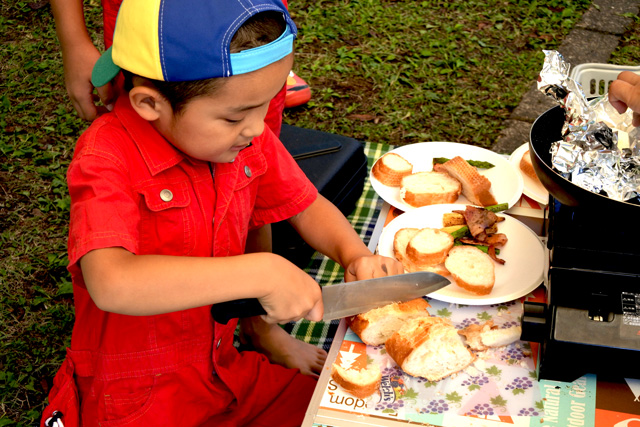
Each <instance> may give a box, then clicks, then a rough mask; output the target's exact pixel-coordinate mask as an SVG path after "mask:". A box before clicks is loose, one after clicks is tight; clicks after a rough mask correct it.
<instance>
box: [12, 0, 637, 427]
mask: <svg viewBox="0 0 640 427" xmlns="http://www.w3.org/2000/svg"><path fill="white" fill-rule="evenodd" d="M589 3H590V2H589V1H584V0H581V1H573V0H550V1H545V2H542V1H538V2H535V1H534V2H531V1H518V0H511V1H505V0H503V1H490V0H484V1H480V0H471V1H465V2H452V1H424V2H418V1H391V0H383V1H366V0H351V1H297V0H292V1H291V8H292V13H293V16H294V19H295V20H296V22H297V24H298V26H299V28H300V38H299V40H298V43H297V52H296V61H297V63H296V66H295V69H296V71H297V72H298V74H300V75H301V76H302V77H303V78H304V79H306V80H307V81H308V82H309V83H310V84H311V85H312V90H313V98H312V101H311V102H310V103H309V104H307V105H306V106H304V107H299V108H296V109H294V110H289V111H287V113H286V117H285V122H287V123H289V124H295V125H298V126H304V127H309V128H315V129H320V130H325V131H329V132H335V133H340V134H344V135H348V136H351V137H354V138H357V139H360V140H369V141H377V142H387V143H391V144H397V145H401V144H407V143H412V142H418V141H425V140H444V141H458V142H467V143H471V144H475V145H480V146H490V145H491V144H492V143H493V142H494V140H495V139H496V137H497V135H498V133H499V131H500V128H501V126H502V124H503V120H504V119H505V118H507V117H508V116H509V114H510V113H511V111H512V110H513V108H515V107H516V106H517V104H518V103H519V101H520V98H521V97H522V95H523V94H524V92H525V91H526V90H528V88H529V87H530V85H531V84H532V82H533V80H534V79H535V77H536V75H537V73H538V72H539V69H540V67H541V64H542V59H543V55H542V53H541V50H542V49H543V48H545V49H553V48H556V47H557V46H558V45H559V44H560V42H561V41H562V39H563V37H564V36H565V35H566V34H567V33H568V31H569V30H570V29H571V28H572V27H573V25H574V24H575V20H576V19H578V18H579V17H580V14H581V12H582V11H584V10H585V9H586V8H587V6H588V5H589ZM86 6H87V7H86V10H87V14H88V21H89V23H90V27H91V31H92V33H93V34H94V39H95V40H96V41H98V40H99V39H100V34H101V28H100V25H101V24H100V9H99V1H98V0H91V1H88V2H86ZM635 22H636V24H635V27H634V29H632V31H630V32H628V33H627V35H626V36H625V37H626V38H625V42H624V43H623V46H622V47H621V48H620V49H619V50H618V52H617V53H616V55H614V61H618V62H622V61H629V63H639V62H640V52H639V48H638V46H639V44H640V43H639V42H638V37H637V36H636V35H635V34H638V31H637V29H638V28H640V25H638V20H637V17H636V18H635ZM0 87H1V88H2V89H1V90H0V130H1V131H0V427H1V426H5V425H21V426H27V425H33V424H34V423H36V422H37V421H38V418H39V414H40V411H41V410H42V408H43V405H44V401H45V398H46V395H47V392H48V390H49V388H50V387H51V380H52V377H53V374H54V373H55V372H56V370H57V368H58V366H59V365H60V363H61V361H62V359H63V357H64V349H65V347H66V346H68V345H69V341H70V335H71V329H72V326H73V303H72V294H71V285H70V283H69V276H68V273H67V271H66V264H67V258H66V235H67V221H68V215H69V197H68V195H67V188H66V184H65V173H66V168H67V166H68V163H69V161H70V158H71V154H72V150H73V145H74V142H75V140H76V139H77V137H78V135H79V134H80V133H81V132H82V130H83V129H85V128H86V126H87V124H86V123H85V122H83V121H81V120H79V119H78V118H77V117H76V115H75V113H74V111H73V109H72V107H71V104H70V102H69V100H68V97H67V95H66V92H65V89H64V85H63V75H62V63H61V56H60V52H59V49H58V44H57V41H56V37H55V31H54V27H53V21H52V18H51V16H50V9H49V6H48V5H47V3H46V2H44V1H42V2H33V3H28V2H21V1H8V2H3V3H0Z"/></svg>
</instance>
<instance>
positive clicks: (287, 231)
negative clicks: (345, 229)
mask: <svg viewBox="0 0 640 427" xmlns="http://www.w3.org/2000/svg"><path fill="white" fill-rule="evenodd" d="M280 140H281V141H282V143H283V144H284V146H285V147H286V148H287V150H288V151H289V152H290V153H291V155H292V156H293V158H294V159H296V161H297V162H298V165H299V166H300V168H301V169H302V170H303V171H304V173H305V174H306V175H307V177H308V178H309V180H311V182H313V184H314V185H315V186H316V188H317V189H318V191H319V192H320V194H322V195H323V196H324V197H326V198H327V199H328V200H329V201H330V202H332V203H333V204H334V205H336V206H337V207H338V208H339V209H340V211H341V212H342V213H343V214H344V215H345V216H348V215H350V214H351V212H353V209H354V208H355V206H356V203H357V201H358V199H360V196H361V195H362V191H363V189H364V181H365V179H366V177H367V173H368V169H367V156H366V155H365V154H364V144H363V143H362V142H360V141H357V140H355V139H353V138H348V137H345V136H341V135H335V134H331V133H327V132H321V131H317V130H312V129H303V128H299V127H295V126H288V125H285V124H283V125H282V131H281V133H280ZM318 227H322V224H318ZM272 232H273V252H274V253H276V254H279V255H282V256H283V257H285V258H287V259H288V260H289V261H291V262H293V263H294V264H296V265H297V266H298V267H300V268H304V267H306V266H307V264H308V263H309V260H310V259H311V256H312V255H313V253H314V249H313V248H311V247H310V246H309V245H308V244H307V243H306V242H305V241H304V240H303V239H302V238H301V237H300V235H299V234H298V233H297V232H296V231H295V230H294V229H293V227H292V226H291V225H289V223H288V222H286V221H281V222H278V223H275V224H273V225H272Z"/></svg>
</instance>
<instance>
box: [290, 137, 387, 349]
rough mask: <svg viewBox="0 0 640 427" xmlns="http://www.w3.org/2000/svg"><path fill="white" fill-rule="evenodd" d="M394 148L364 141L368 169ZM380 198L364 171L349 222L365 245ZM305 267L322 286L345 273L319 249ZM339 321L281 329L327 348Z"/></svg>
mask: <svg viewBox="0 0 640 427" xmlns="http://www.w3.org/2000/svg"><path fill="white" fill-rule="evenodd" d="M393 148H394V147H393V146H390V145H386V144H380V143H372V142H366V143H364V152H365V154H366V156H367V164H368V170H371V167H372V166H373V163H374V162H375V161H376V159H377V158H379V157H380V156H382V155H383V154H385V153H386V152H388V151H390V150H391V149H393ZM383 202H384V201H383V200H382V199H381V198H380V197H378V195H377V194H376V192H375V190H374V189H373V187H371V183H370V182H369V176H368V175H367V178H366V179H365V183H364V190H363V192H362V196H361V197H360V199H359V200H358V202H357V203H356V207H355V209H354V211H353V212H352V213H351V215H349V217H348V219H349V222H351V224H352V225H353V228H354V229H355V230H356V232H358V234H359V235H360V238H362V240H363V241H364V243H365V244H366V245H368V244H369V240H370V239H371V235H372V233H373V230H374V228H375V225H376V220H377V219H378V216H379V214H380V210H381V209H382V204H383ZM305 271H306V272H307V273H309V274H310V275H311V276H313V277H314V278H315V279H316V281H317V282H318V283H320V285H322V286H326V285H331V284H333V283H341V282H342V280H343V274H344V273H343V269H342V267H341V266H340V265H339V264H337V263H335V262H334V261H332V260H330V259H329V258H327V257H325V256H324V255H321V254H319V253H318V252H316V253H315V254H314V255H313V258H312V259H311V261H310V262H309V264H308V266H307V267H306V268H305ZM339 324H340V320H339V319H338V320H332V321H331V322H309V321H308V320H301V321H299V322H296V323H289V324H287V325H284V329H285V330H286V331H287V332H289V333H291V334H292V335H294V336H295V337H296V338H298V339H299V340H302V341H304V342H307V343H310V344H313V345H316V346H318V347H322V348H324V350H326V351H329V348H330V347H331V343H332V342H333V337H334V335H335V333H336V330H337V328H338V325H339Z"/></svg>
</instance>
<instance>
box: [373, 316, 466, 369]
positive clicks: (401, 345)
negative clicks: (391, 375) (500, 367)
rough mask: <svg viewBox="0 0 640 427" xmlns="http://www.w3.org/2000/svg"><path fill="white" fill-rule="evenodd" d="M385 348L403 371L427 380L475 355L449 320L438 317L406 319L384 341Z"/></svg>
mask: <svg viewBox="0 0 640 427" xmlns="http://www.w3.org/2000/svg"><path fill="white" fill-rule="evenodd" d="M385 348H386V350H387V353H388V354H389V356H391V358H392V359H393V360H394V361H395V362H396V363H397V364H398V366H400V368H402V370H403V371H404V372H406V373H407V374H409V375H413V376H414V377H423V378H426V379H427V380H429V381H439V380H441V379H443V378H445V377H447V376H449V375H451V374H453V373H456V372H459V371H461V370H463V369H465V368H466V367H467V366H469V365H470V364H471V363H472V362H473V361H474V360H475V358H476V356H475V355H474V354H473V353H472V352H471V351H470V350H469V349H468V348H467V347H466V346H465V345H464V344H463V343H462V338H461V337H460V335H459V334H458V332H457V331H456V328H454V327H453V325H452V324H451V322H449V321H448V320H446V319H443V318H441V317H422V318H418V319H413V320H410V321H409V322H408V323H407V324H405V325H404V326H403V327H402V328H401V329H400V330H398V332H396V333H395V334H393V335H392V336H391V338H389V339H388V340H387V342H386V343H385Z"/></svg>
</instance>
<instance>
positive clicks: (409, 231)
mask: <svg viewBox="0 0 640 427" xmlns="http://www.w3.org/2000/svg"><path fill="white" fill-rule="evenodd" d="M419 231H420V229H419V228H401V229H400V230H398V231H396V234H395V235H394V236H393V256H394V257H395V258H396V259H397V260H398V261H400V263H401V264H402V266H403V267H404V269H405V271H407V272H409V273H413V272H416V271H419V270H418V268H417V267H416V266H415V265H414V264H413V263H412V262H411V260H410V259H409V257H408V256H407V245H408V244H409V241H410V240H411V239H412V238H413V236H415V235H416V234H418V232H419Z"/></svg>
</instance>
